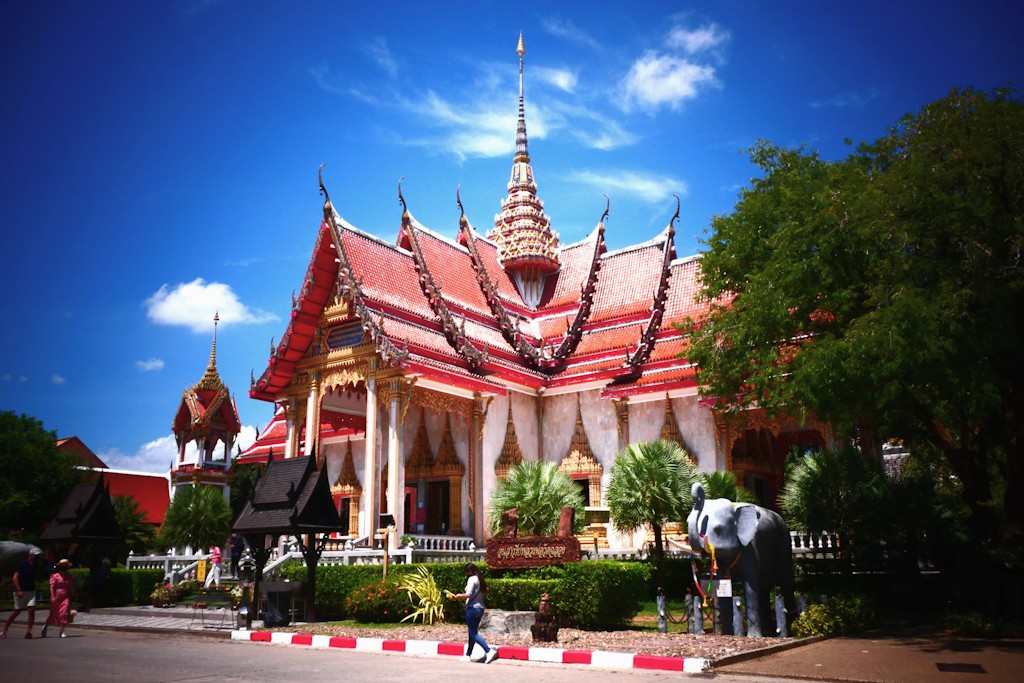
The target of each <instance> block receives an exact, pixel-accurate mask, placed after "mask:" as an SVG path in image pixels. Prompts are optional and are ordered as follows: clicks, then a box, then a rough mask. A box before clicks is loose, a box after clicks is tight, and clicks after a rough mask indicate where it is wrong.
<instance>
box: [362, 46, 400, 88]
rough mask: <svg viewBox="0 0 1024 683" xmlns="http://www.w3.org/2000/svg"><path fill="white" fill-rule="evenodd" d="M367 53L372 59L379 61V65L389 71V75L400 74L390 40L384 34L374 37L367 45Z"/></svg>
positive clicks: (392, 76)
mask: <svg viewBox="0 0 1024 683" xmlns="http://www.w3.org/2000/svg"><path fill="white" fill-rule="evenodd" d="M366 53H367V54H368V55H369V56H370V59H372V60H373V61H374V62H376V63H377V66H379V67H380V68H381V69H383V70H384V71H385V72H386V73H387V75H388V76H390V77H391V78H394V77H395V76H397V75H398V62H396V61H395V57H394V55H392V54H391V48H389V47H388V41H387V40H385V39H384V38H383V37H382V36H378V37H377V38H374V39H373V41H372V42H371V43H370V44H369V45H367V46H366Z"/></svg>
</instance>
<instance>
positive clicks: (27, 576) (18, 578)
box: [0, 546, 42, 638]
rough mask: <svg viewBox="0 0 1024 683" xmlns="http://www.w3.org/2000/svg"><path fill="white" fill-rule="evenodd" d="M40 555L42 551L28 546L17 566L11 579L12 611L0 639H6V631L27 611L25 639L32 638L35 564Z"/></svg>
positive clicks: (34, 615)
mask: <svg viewBox="0 0 1024 683" xmlns="http://www.w3.org/2000/svg"><path fill="white" fill-rule="evenodd" d="M41 554H42V551H40V550H39V548H36V547H35V546H30V547H29V550H28V552H26V553H25V559H24V560H22V562H21V564H20V565H18V570H17V571H16V572H14V576H12V577H11V580H12V581H13V582H14V611H13V612H11V616H9V617H7V621H6V622H4V630H3V633H0V638H6V637H7V629H9V628H10V627H11V624H12V623H14V620H15V619H17V618H18V615H19V614H21V612H22V610H28V630H27V631H25V637H26V638H31V637H32V627H33V626H34V625H35V623H36V563H37V561H38V559H39V556H40V555H41Z"/></svg>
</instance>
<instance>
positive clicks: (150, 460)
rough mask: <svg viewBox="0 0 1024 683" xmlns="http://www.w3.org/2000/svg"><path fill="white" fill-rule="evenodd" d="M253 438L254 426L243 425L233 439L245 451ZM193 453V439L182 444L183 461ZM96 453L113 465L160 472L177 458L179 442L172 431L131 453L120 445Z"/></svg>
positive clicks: (254, 436) (191, 457) (126, 468)
mask: <svg viewBox="0 0 1024 683" xmlns="http://www.w3.org/2000/svg"><path fill="white" fill-rule="evenodd" d="M255 440H256V428H255V427H253V426H251V425H243V426H242V430H241V431H240V432H239V433H238V437H237V438H236V439H235V446H236V447H238V448H241V449H242V450H243V451H244V450H245V449H246V448H248V447H249V446H251V445H252V444H253V442H254V441H255ZM218 448H219V446H218ZM235 452H236V450H235V449H233V450H232V457H234V453H235ZM196 453H197V449H196V444H195V442H194V441H190V442H188V443H187V444H185V462H192V463H194V462H196ZM97 455H99V457H100V460H102V461H103V462H105V463H107V465H108V466H110V467H111V468H114V469H123V470H135V471H137V472H157V473H160V474H163V473H165V472H167V471H168V469H169V468H170V466H171V464H172V463H173V462H175V461H176V460H177V458H178V446H177V444H176V443H175V441H174V435H173V434H168V435H166V436H161V437H159V438H156V439H153V440H152V441H148V442H146V443H144V444H142V445H141V446H139V447H138V449H136V450H135V452H134V453H125V452H123V451H121V450H120V449H119V448H111V449H109V450H106V451H101V452H99V453H97ZM216 455H217V456H218V457H220V455H221V454H220V453H217V454H216Z"/></svg>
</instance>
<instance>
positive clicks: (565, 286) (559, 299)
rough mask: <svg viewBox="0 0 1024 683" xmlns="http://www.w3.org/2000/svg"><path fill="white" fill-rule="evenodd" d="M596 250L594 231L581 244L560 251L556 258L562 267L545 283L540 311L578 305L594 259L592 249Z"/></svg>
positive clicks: (595, 233) (596, 243)
mask: <svg viewBox="0 0 1024 683" xmlns="http://www.w3.org/2000/svg"><path fill="white" fill-rule="evenodd" d="M597 248H598V239H597V231H596V230H595V231H594V232H592V233H591V234H590V235H588V236H587V238H586V239H584V240H583V241H582V242H577V243H576V244H571V245H569V246H567V247H565V248H564V249H562V252H561V254H559V256H558V258H559V261H560V262H561V264H562V267H561V268H560V269H559V270H558V272H557V273H556V274H554V275H553V276H551V277H550V278H548V281H547V282H546V283H545V286H544V296H543V297H542V298H541V303H540V311H544V310H545V309H548V310H550V309H552V308H558V307H560V306H565V305H567V304H573V303H577V304H578V303H579V300H580V290H581V289H583V285H584V284H585V283H586V281H587V278H588V277H589V275H590V264H591V262H592V261H593V258H594V249H597Z"/></svg>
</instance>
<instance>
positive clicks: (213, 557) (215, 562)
mask: <svg viewBox="0 0 1024 683" xmlns="http://www.w3.org/2000/svg"><path fill="white" fill-rule="evenodd" d="M211 583H216V584H217V588H220V546H219V545H215V546H213V547H211V548H210V571H209V572H207V573H206V583H205V584H203V588H209V587H210V584H211Z"/></svg>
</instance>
